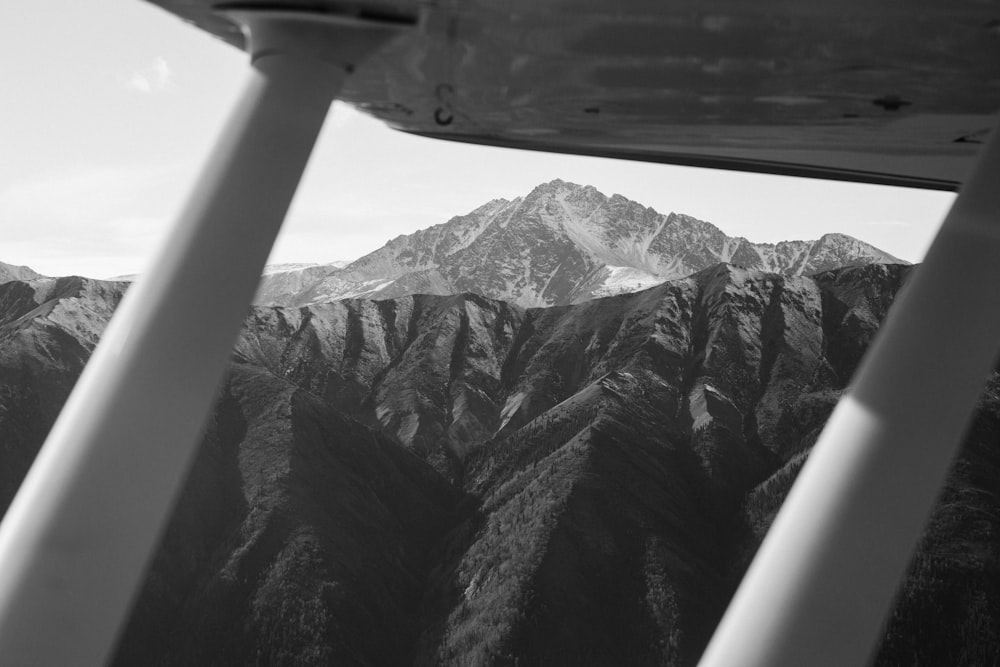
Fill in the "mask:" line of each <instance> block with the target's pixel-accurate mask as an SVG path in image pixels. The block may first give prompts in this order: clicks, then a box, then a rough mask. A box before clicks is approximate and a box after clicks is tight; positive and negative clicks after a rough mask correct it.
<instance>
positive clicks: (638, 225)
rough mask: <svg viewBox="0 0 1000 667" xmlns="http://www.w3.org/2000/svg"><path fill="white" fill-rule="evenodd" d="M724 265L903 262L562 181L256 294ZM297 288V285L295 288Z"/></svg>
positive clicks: (501, 287) (373, 292)
mask: <svg viewBox="0 0 1000 667" xmlns="http://www.w3.org/2000/svg"><path fill="white" fill-rule="evenodd" d="M719 262H727V263H731V264H734V265H738V266H742V267H744V268H749V269H759V270H763V271H770V272H777V273H783V274H787V275H805V274H809V273H815V272H818V271H825V270H829V269H833V268H837V267H840V266H859V265H864V264H872V263H882V264H886V263H890V264H893V263H894V264H899V263H904V262H902V261H901V260H899V259H897V258H895V257H893V256H892V255H889V254H888V253H885V252H883V251H881V250H879V249H877V248H875V247H873V246H870V245H868V244H866V243H863V242H862V241H859V240H857V239H854V238H852V237H850V236H845V235H843V234H826V235H824V236H823V237H822V238H820V239H819V240H818V241H785V242H782V243H778V244H776V245H772V244H766V243H751V242H750V241H747V240H746V239H744V238H731V237H729V236H726V235H725V234H724V233H723V232H722V231H721V230H720V229H719V228H717V227H715V226H714V225H712V224H710V223H708V222H703V221H701V220H697V219H695V218H692V217H690V216H687V215H682V214H676V213H670V214H668V215H663V214H660V213H657V212H656V211H655V210H653V209H651V208H648V207H644V206H643V205H641V204H639V203H637V202H634V201H631V200H628V199H626V198H625V197H622V196H621V195H613V196H612V197H607V196H605V195H603V194H601V193H600V192H598V191H597V190H596V189H595V188H594V187H592V186H589V185H588V186H580V185H575V184H573V183H566V182H564V181H561V180H554V181H552V182H550V183H545V184H543V185H540V186H538V187H536V188H535V189H534V190H532V191H531V192H530V193H529V194H528V195H527V196H525V197H519V198H517V199H515V200H513V201H507V200H505V199H495V200H493V201H491V202H488V203H486V204H484V205H483V206H480V207H479V208H477V209H476V210H474V211H472V212H471V213H469V214H467V215H464V216H458V217H455V218H452V219H451V220H449V221H448V222H446V223H444V224H441V225H436V226H434V227H430V228H428V229H424V230H421V231H418V232H416V233H414V234H410V235H408V236H399V237H397V238H395V239H393V240H391V241H390V242H389V243H387V244H386V245H385V246H383V247H382V248H380V249H379V250H376V251H375V252H373V253H370V254H368V255H366V256H364V257H362V258H360V259H358V260H356V261H354V262H352V263H350V264H349V265H347V266H345V267H343V268H342V269H340V270H333V271H328V272H327V273H326V275H325V276H322V277H321V278H319V279H318V280H317V279H316V277H317V276H318V275H319V273H321V272H319V271H313V269H309V271H311V273H310V274H309V275H308V276H305V275H304V276H303V278H302V279H301V280H300V281H299V282H296V283H292V282H289V284H288V287H287V289H285V290H282V289H269V290H267V291H266V292H264V291H261V292H260V293H258V298H257V301H256V303H259V304H261V305H285V306H302V305H309V304H316V303H323V302H327V301H335V300H338V299H345V298H357V297H365V298H377V299H385V298H395V297H399V296H405V295H408V294H441V295H444V294H457V293H462V292H473V293H476V294H481V295H484V296H488V297H490V298H495V299H501V300H504V301H508V302H511V303H516V304H518V305H520V306H523V307H533V306H552V305H568V304H573V303H582V302H584V301H587V300H588V299H592V298H595V297H602V296H609V295H614V294H621V293H625V292H635V291H639V290H641V289H645V288H647V287H651V286H653V285H656V284H659V283H662V282H664V281H666V280H672V279H676V278H682V277H685V276H688V275H691V274H692V273H695V272H697V271H700V270H702V269H705V268H707V267H709V266H712V265H715V264H718V263H719ZM300 287H301V289H299V288H300Z"/></svg>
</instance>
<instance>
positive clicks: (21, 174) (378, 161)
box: [0, 0, 952, 277]
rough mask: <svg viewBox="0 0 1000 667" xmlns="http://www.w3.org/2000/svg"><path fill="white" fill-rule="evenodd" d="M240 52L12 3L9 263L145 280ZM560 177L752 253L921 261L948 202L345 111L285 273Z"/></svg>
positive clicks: (241, 62)
mask: <svg viewBox="0 0 1000 667" xmlns="http://www.w3.org/2000/svg"><path fill="white" fill-rule="evenodd" d="M247 67H248V65H247V59H246V57H245V56H244V55H243V54H242V53H240V52H239V51H237V50H236V49H234V48H232V47H230V46H228V45H226V44H223V43H222V42H219V41H217V40H215V39H213V38H211V37H210V36H208V35H207V34H204V33H202V32H200V31H199V30H196V29H194V28H192V27H190V26H188V25H187V24H185V23H183V22H181V21H180V20H178V19H176V18H174V17H173V16H171V15H169V14H167V13H165V12H163V11H162V10H160V9H158V8H156V7H154V6H152V5H148V4H146V3H145V2H142V1H141V0H86V1H82V2H81V1H80V0H47V1H45V2H0V82H2V84H3V92H2V95H0V231H2V234H3V236H2V245H0V261H3V262H6V263H10V264H26V265H28V266H31V267H32V268H34V269H35V270H37V271H40V272H42V273H45V274H48V275H67V274H73V273H75V274H82V275H87V276H92V277H108V276H113V275H120V274H125V273H135V272H140V271H142V270H143V268H144V266H145V263H146V261H147V260H148V258H149V256H150V255H151V254H152V251H153V249H154V247H155V244H156V243H157V241H158V240H159V239H160V238H161V237H162V236H163V235H164V233H165V231H166V230H167V228H168V226H169V224H170V222H171V220H172V218H173V216H174V215H175V214H176V213H177V212H178V211H179V210H180V207H181V202H182V201H183V199H184V197H185V195H186V193H187V192H188V190H189V187H190V183H191V182H192V180H193V179H194V177H195V175H196V174H197V172H198V168H199V166H200V165H201V163H202V162H203V161H204V160H205V157H206V155H207V153H208V151H209V149H210V147H211V145H212V141H213V138H214V137H215V136H217V135H218V133H219V131H220V127H221V126H222V124H223V122H224V119H225V118H226V116H227V115H228V111H229V109H230V108H231V106H232V105H233V103H234V102H235V100H236V98H237V95H238V93H239V90H240V88H241V84H242V82H243V80H244V76H245V73H246V70H247ZM554 178H562V179H563V180H567V181H572V182H575V183H580V184H590V185H594V186H595V187H597V188H598V189H599V190H601V191H602V192H604V193H605V194H608V195H611V194H613V193H620V194H623V195H625V196H626V197H629V198H631V199H634V200H636V201H639V202H640V203H642V204H645V205H647V206H652V207H653V208H655V209H656V210H658V211H660V212H663V213H666V212H670V211H676V212H682V213H687V214H689V215H692V216H695V217H698V218H701V219H703V220H708V221H710V222H712V223H714V224H716V225H718V226H719V227H721V228H722V229H723V231H725V232H726V233H728V234H730V235H739V236H745V237H747V238H749V239H750V240H753V241H767V242H775V241H780V240H786V239H815V238H818V237H819V236H820V235H822V234H823V233H825V232H843V233H846V234H850V235H852V236H856V237H858V238H861V239H863V240H865V241H868V242H870V243H873V244H874V245H876V246H879V247H881V248H882V249H883V250H886V251H888V252H890V253H893V254H895V255H897V256H899V257H902V258H904V259H907V260H910V261H919V260H920V258H921V257H922V255H923V252H924V250H925V249H926V246H927V244H928V242H929V239H930V237H931V235H932V234H933V232H934V230H935V229H936V227H937V225H938V224H939V222H940V220H941V218H942V216H943V214H944V212H945V211H946V210H947V207H948V205H949V204H950V202H951V199H952V196H951V195H949V194H943V193H936V192H920V191H914V190H905V189H898V188H885V187H877V186H866V185H852V184H841V183H832V182H823V181H812V180H807V179H789V178H780V177H773V176H761V175H752V174H751V175H741V174H736V173H731V172H721V171H712V170H701V169H691V168H681V167H668V166H663V165H646V164H640V163H628V162H619V161H613V160H599V159H594V158H581V157H571V156H555V155H545V154H539V153H528V152H518V151H511V150H504V149H494V148H482V147H473V146H465V145H461V144H451V143H447V142H438V141H433V140H429V139H421V138H417V137H412V136H408V135H404V134H401V133H398V132H393V131H392V130H389V129H386V128H385V127H384V126H382V125H381V124H380V123H378V122H376V121H373V120H370V119H368V118H367V117H364V116H362V115H360V114H358V113H356V112H353V111H351V110H349V109H348V108H346V107H341V106H339V105H338V106H336V107H335V109H334V111H333V113H332V114H331V116H330V118H329V119H328V121H327V124H326V127H325V128H324V131H323V134H322V135H321V137H320V141H319V143H318V145H317V147H316V150H315V152H314V155H313V159H312V161H311V162H310V165H309V168H308V170H307V172H306V177H305V179H304V180H303V183H302V185H301V187H300V189H299V193H298V195H297V197H296V199H295V202H294V203H293V205H292V210H291V213H290V215H289V219H288V220H287V221H286V223H285V228H284V230H283V232H282V236H281V238H280V239H279V242H278V245H277V246H276V248H275V250H274V252H273V253H272V256H271V261H272V262H328V261H333V260H343V259H354V258H356V257H359V256H361V255H363V254H365V253H367V252H370V251H372V250H374V249H376V248H378V247H380V246H381V245H383V244H384V243H385V242H386V241H387V240H389V239H390V238H392V237H394V236H397V235H399V234H407V233H410V232H413V231H415V230H417V229H421V228H424V227H427V226H430V225H433V224H437V223H440V222H444V221H446V220H447V219H448V218H450V217H451V216H453V215H457V214H462V213H466V212H468V211H470V210H472V209H473V208H475V207H477V206H479V205H480V204H482V203H484V202H486V201H488V200H490V199H493V198H496V197H504V198H508V199H511V198H513V197H517V196H520V195H524V194H526V193H527V192H529V191H530V190H531V189H532V188H533V187H534V186H535V185H538V184H539V183H542V182H546V181H550V180H552V179H554Z"/></svg>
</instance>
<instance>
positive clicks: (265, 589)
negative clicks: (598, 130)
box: [0, 265, 1000, 666]
mask: <svg viewBox="0 0 1000 667" xmlns="http://www.w3.org/2000/svg"><path fill="white" fill-rule="evenodd" d="M909 271H910V269H909V267H903V266H896V265H872V266H865V267H857V268H847V269H838V270H835V271H828V272H821V273H819V274H816V275H813V276H802V275H782V274H776V273H766V272H761V271H756V270H747V269H744V268H741V267H737V266H732V265H716V266H713V267H710V268H708V269H705V270H703V271H700V272H698V273H696V274H694V275H691V276H688V277H686V278H683V279H679V280H674V281H670V282H666V283H663V284H661V285H657V286H655V287H653V288H650V289H647V290H645V291H642V292H638V293H632V294H622V295H619V296H614V297H609V298H604V299H595V300H590V301H587V302H586V303H583V304H580V305H574V306H558V307H550V308H542V309H536V308H529V309H525V308H522V307H520V306H518V305H514V304H510V303H506V302H502V301H497V300H492V299H488V298H486V297H483V296H480V295H476V294H457V295H449V296H435V295H416V296H413V295H411V296H405V297H400V298H397V299H387V300H381V301H369V300H363V299H349V300H345V301H340V302H336V303H325V304H319V305H314V306H308V307H303V308H281V307H257V308H254V309H253V310H252V311H251V312H250V314H249V316H248V318H247V320H246V326H245V329H244V332H243V334H242V335H241V338H240V340H239V342H238V343H237V345H236V347H235V349H234V353H233V364H232V366H231V369H230V371H229V374H228V376H227V379H226V380H225V382H224V383H223V385H222V387H221V389H220V395H219V400H218V403H217V405H216V408H215V411H214V413H213V415H212V417H211V420H210V424H209V427H208V429H207V433H206V435H205V440H204V443H203V444H202V447H201V450H200V453H199V455H198V458H197V460H196V461H195V463H194V466H193V468H192V471H191V474H190V475H189V478H188V481H187V483H186V486H185V489H184V491H183V493H182V497H181V500H180V502H179V504H178V506H177V509H176V510H175V512H174V515H173V517H172V519H171V522H170V525H169V528H168V530H167V533H166V537H165V539H164V542H163V544H162V545H161V547H160V550H159V552H158V554H157V556H156V560H155V562H154V564H153V566H152V568H151V570H150V572H149V575H148V577H147V580H146V582H145V584H144V587H143V590H142V592H141V594H140V596H139V599H138V603H137V606H136V608H135V611H134V613H133V615H132V618H131V619H130V621H129V624H128V627H127V628H126V630H125V633H124V635H123V639H122V643H121V645H120V647H119V652H118V656H117V660H116V664H121V665H128V664H151V665H184V664H247V663H255V664H281V663H290V664H303V665H325V664H331V663H348V664H402V663H406V664H419V665H429V664H447V665H464V664H514V663H520V664H635V665H644V664H649V665H653V664H656V665H693V664H694V663H695V662H696V661H697V658H698V656H699V655H700V653H701V651H702V649H703V647H704V645H705V643H706V641H707V639H708V637H709V635H710V633H711V631H712V628H713V627H714V625H715V624H716V622H717V621H718V619H719V617H720V616H721V614H722V612H723V610H724V608H725V605H726V603H727V601H728V599H729V597H730V596H731V595H732V593H733V591H734V590H735V587H736V584H737V582H738V581H739V579H740V577H741V576H742V573H743V571H744V570H745V568H746V566H747V564H748V562H749V560H750V558H751V557H752V555H753V553H754V551H755V550H756V548H757V546H758V544H759V542H760V539H761V538H762V537H763V535H764V533H765V531H766V530H767V527H768V526H769V525H770V522H771V520H772V519H773V516H774V513H775V511H776V510H777V508H778V506H779V505H780V503H781V501H782V500H783V499H784V496H785V494H786V493H787V491H788V488H789V486H790V484H791V482H792V481H793V480H794V478H795V476H796V474H797V473H798V470H799V469H800V468H801V465H802V463H803V462H804V460H805V459H806V457H807V456H808V452H809V450H810V448H811V447H812V444H813V443H814V442H815V439H816V437H817V435H818V433H819V430H820V429H821V428H822V425H823V423H824V422H825V420H826V418H827V416H828V414H829V412H830V410H831V409H832V407H833V405H834V404H835V402H836V400H837V398H838V397H839V395H840V394H841V392H842V391H843V389H844V387H845V386H846V384H847V382H848V380H849V378H850V376H851V373H852V372H853V370H854V368H855V367H856V365H857V363H858V360H859V359H860V357H861V355H862V354H863V352H864V350H865V348H866V347H867V345H868V343H869V342H870V340H871V337H872V336H873V334H874V333H875V331H876V330H877V328H878V326H879V323H880V321H881V319H882V318H883V317H884V315H885V313H886V311H887V309H888V307H889V306H890V304H891V303H892V301H893V299H894V298H895V295H896V294H897V293H898V290H899V289H900V287H901V285H902V284H903V283H904V282H905V279H906V277H907V275H908V274H909ZM124 287H125V286H124V285H121V284H108V283H101V282H99V281H87V280H82V279H65V280H62V281H61V282H60V281H52V283H51V284H49V285H47V286H39V285H36V284H35V283H31V284H28V283H18V282H13V283H8V284H5V285H2V286H0V313H2V315H0V342H2V344H0V442H3V443H4V447H3V448H2V450H0V457H2V459H0V470H2V471H3V472H4V476H3V477H2V478H0V484H2V487H0V492H2V493H3V494H4V497H5V498H8V499H9V497H10V495H11V494H12V493H13V488H14V486H15V485H16V483H17V479H18V478H19V476H20V475H21V474H23V470H24V468H25V466H26V462H27V461H30V459H31V457H32V456H33V454H34V451H35V449H37V447H38V444H39V443H40V442H41V439H42V437H43V436H44V433H45V432H46V431H47V429H48V426H49V425H50V424H51V419H52V418H54V413H55V410H56V409H57V407H58V404H59V403H60V402H61V400H63V399H64V398H65V395H66V393H68V391H69V388H70V387H71V386H72V383H73V381H74V380H75V377H76V374H77V373H78V372H79V369H80V367H81V365H82V363H83V362H84V360H85V359H86V356H87V353H88V351H89V349H90V348H91V347H92V345H93V342H94V341H95V340H96V337H97V336H99V333H100V329H101V327H102V326H103V322H104V321H106V318H107V317H108V315H109V314H110V312H111V311H112V310H113V308H114V306H115V304H116V303H117V300H118V299H119V298H120V295H121V290H122V289H124ZM929 400H932V399H929ZM998 438H1000V376H997V375H994V376H993V377H992V378H991V379H990V382H989V384H988V386H987V389H986V391H985V392H984V394H983V397H982V399H981V402H980V407H979V410H978V413H977V417H976V421H975V423H974V424H973V426H972V428H971V429H970V431H969V434H968V436H967V439H966V443H965V445H964V448H963V450H962V454H961V455H960V457H959V459H958V461H957V463H956V465H955V468H954V470H953V472H952V474H951V475H950V477H949V480H948V485H947V488H946V489H945V491H944V493H943V495H942V498H941V501H940V502H939V504H938V506H937V509H936V510H935V513H934V515H933V517H932V520H931V522H930V524H929V528H928V530H927V532H926V533H925V535H924V538H923V540H922V543H921V546H920V549H919V550H918V552H917V555H916V556H915V558H914V561H913V565H912V567H911V569H910V573H909V575H908V578H907V580H906V582H905V583H904V585H903V587H902V589H901V592H900V596H899V599H898V602H897V605H896V608H895V609H894V611H893V614H892V616H891V618H890V621H889V623H888V625H887V629H886V633H885V635H884V637H883V640H882V644H881V646H880V648H879V651H878V653H877V655H876V658H875V661H874V664H876V665H887V666H888V665H900V664H967V665H973V664H976V665H978V664H995V663H996V662H997V661H998V659H1000V630H998V628H1000V596H998V595H996V591H997V590H1000V550H998V548H997V545H996V540H995V535H997V534H998V531H1000V493H998V491H997V489H998V488H1000V450H998V449H997V447H996V442H997V441H998ZM876 548H877V545H873V549H876Z"/></svg>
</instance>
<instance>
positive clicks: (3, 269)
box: [0, 262, 44, 283]
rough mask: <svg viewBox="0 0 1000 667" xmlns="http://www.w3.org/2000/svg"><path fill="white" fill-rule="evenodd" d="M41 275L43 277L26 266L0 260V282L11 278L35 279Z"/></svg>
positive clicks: (8, 280)
mask: <svg viewBox="0 0 1000 667" xmlns="http://www.w3.org/2000/svg"><path fill="white" fill-rule="evenodd" d="M42 277H44V276H42V274H40V273H37V272H35V271H34V270H32V269H30V268H28V267H27V266H14V265H13V264H4V263H3V262H0V283H6V282H10V281H11V280H35V279H37V278H42Z"/></svg>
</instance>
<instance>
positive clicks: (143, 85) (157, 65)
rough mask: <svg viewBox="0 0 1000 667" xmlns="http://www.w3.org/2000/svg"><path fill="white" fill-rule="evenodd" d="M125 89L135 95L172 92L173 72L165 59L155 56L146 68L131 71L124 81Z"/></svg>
mask: <svg viewBox="0 0 1000 667" xmlns="http://www.w3.org/2000/svg"><path fill="white" fill-rule="evenodd" d="M124 85H125V88H126V89H127V90H131V91H133V92H137V93H145V94H147V95H151V94H154V93H163V92H167V91H169V90H173V88H174V86H175V84H174V71H173V70H172V69H170V65H168V64H167V59H166V58H164V57H163V56H157V57H156V58H154V59H153V62H152V64H150V65H149V66H148V67H144V68H142V69H138V70H135V71H133V72H132V73H131V74H130V75H129V76H128V78H127V79H125V81H124Z"/></svg>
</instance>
